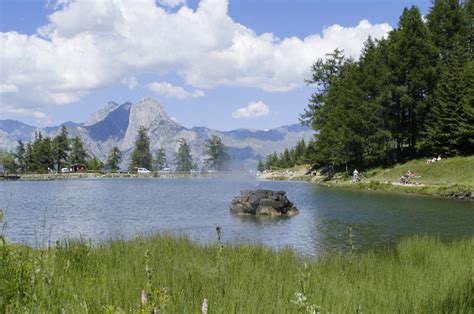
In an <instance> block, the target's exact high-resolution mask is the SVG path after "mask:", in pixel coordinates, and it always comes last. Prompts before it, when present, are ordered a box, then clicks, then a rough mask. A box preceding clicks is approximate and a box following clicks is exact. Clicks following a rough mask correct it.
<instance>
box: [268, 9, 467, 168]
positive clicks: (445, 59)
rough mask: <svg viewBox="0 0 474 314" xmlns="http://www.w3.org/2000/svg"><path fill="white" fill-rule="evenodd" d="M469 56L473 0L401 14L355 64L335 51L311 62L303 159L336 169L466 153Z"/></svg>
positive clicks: (302, 118) (411, 10)
mask: <svg viewBox="0 0 474 314" xmlns="http://www.w3.org/2000/svg"><path fill="white" fill-rule="evenodd" d="M473 56H474V0H466V1H464V2H463V3H460V2H459V1H457V0H436V1H434V3H433V6H432V7H431V9H430V11H429V13H428V14H427V16H426V17H422V15H421V14H420V11H419V10H418V8H417V7H411V8H406V9H405V10H404V11H403V14H402V15H401V17H400V21H399V25H398V27H397V28H396V29H394V30H392V31H391V32H390V33H389V34H388V36H387V37H386V38H383V39H380V40H373V39H371V38H369V39H368V40H367V42H366V43H365V46H364V48H363V51H362V53H361V56H360V58H359V60H358V61H354V60H352V59H350V58H346V57H345V56H344V54H343V51H340V50H335V51H334V52H333V53H331V54H329V55H327V58H326V59H325V60H322V59H321V60H318V61H317V62H316V63H315V64H314V65H313V66H312V77H311V79H309V80H308V84H313V85H315V86H316V92H315V93H314V94H313V95H312V97H311V99H310V103H309V106H308V109H307V110H306V111H305V113H304V114H303V115H302V116H301V120H302V122H303V123H306V124H309V125H311V126H312V127H313V128H314V130H316V131H317V134H316V138H315V141H314V145H313V146H314V147H313V149H312V150H311V154H310V155H311V156H310V160H311V161H312V162H313V163H314V164H316V165H319V166H329V167H333V168H342V169H343V168H344V167H345V168H347V167H348V166H350V167H352V166H357V167H360V166H362V167H369V166H378V165H387V164H393V163H396V162H403V161H405V160H408V159H412V158H417V157H423V156H435V155H436V156H437V155H442V156H455V155H467V154H472V153H473V152H474V136H473V135H474V58H473ZM285 154H286V153H283V155H284V156H283V159H284V164H285V166H287V164H292V163H293V162H289V161H288V160H287V159H288V158H287V157H285ZM273 157H274V156H273ZM279 160H280V162H281V160H282V158H281V157H280V158H279ZM269 162H270V163H272V161H271V160H269V159H268V158H267V163H269Z"/></svg>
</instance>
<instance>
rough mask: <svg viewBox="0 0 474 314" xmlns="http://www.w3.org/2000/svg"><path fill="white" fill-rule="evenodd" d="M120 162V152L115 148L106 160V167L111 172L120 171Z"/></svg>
mask: <svg viewBox="0 0 474 314" xmlns="http://www.w3.org/2000/svg"><path fill="white" fill-rule="evenodd" d="M121 162H122V152H121V151H120V149H119V148H118V147H117V146H115V147H113V148H112V150H111V151H110V154H109V157H108V158H107V166H108V167H109V168H110V169H111V170H113V171H117V170H120V163H121Z"/></svg>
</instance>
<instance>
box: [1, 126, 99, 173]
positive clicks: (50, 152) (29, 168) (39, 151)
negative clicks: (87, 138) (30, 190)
mask: <svg viewBox="0 0 474 314" xmlns="http://www.w3.org/2000/svg"><path fill="white" fill-rule="evenodd" d="M12 157H13V159H12V160H13V161H14V164H12V165H11V166H10V171H11V172H13V171H15V172H23V173H24V172H30V173H45V172H60V171H61V169H62V168H63V167H69V166H70V165H73V164H84V165H87V168H88V169H90V170H99V169H101V168H102V167H103V166H104V164H103V163H102V162H101V161H100V160H98V159H97V158H95V157H94V156H90V154H89V153H88V152H87V150H86V149H85V148H84V143H83V142H82V140H81V138H80V137H78V136H76V137H73V138H68V131H67V128H66V127H65V126H63V127H62V128H61V131H60V133H59V134H58V135H57V136H55V137H44V136H43V134H42V133H41V132H36V133H35V137H34V139H33V140H32V141H31V142H29V143H26V144H25V143H23V141H21V140H19V141H18V145H17V147H16V152H15V153H14V154H13V155H12Z"/></svg>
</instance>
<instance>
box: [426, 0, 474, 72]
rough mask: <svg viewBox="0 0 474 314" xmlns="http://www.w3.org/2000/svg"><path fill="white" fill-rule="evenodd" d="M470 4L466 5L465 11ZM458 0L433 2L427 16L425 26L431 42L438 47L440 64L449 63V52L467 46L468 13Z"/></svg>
mask: <svg viewBox="0 0 474 314" xmlns="http://www.w3.org/2000/svg"><path fill="white" fill-rule="evenodd" d="M470 6H472V4H469V3H466V9H467V10H466V11H468V10H469V8H470ZM466 11H464V10H463V7H462V6H461V4H460V3H459V1H458V0H435V1H434V3H433V6H432V7H431V9H430V11H429V13H428V15H427V21H428V22H427V24H428V28H429V30H430V32H431V35H432V38H433V42H434V44H435V45H436V47H438V50H439V53H440V57H441V62H442V64H444V65H447V64H448V63H449V59H450V51H452V50H454V49H458V48H459V47H458V46H459V44H460V43H462V44H463V45H466V47H467V46H468V38H469V35H470V34H469V33H470V29H469V28H470V27H471V28H472V27H473V26H472V25H469V19H468V17H467V16H466V15H467V14H466V13H468V12H466Z"/></svg>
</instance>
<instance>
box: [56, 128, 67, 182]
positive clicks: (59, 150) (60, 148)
mask: <svg viewBox="0 0 474 314" xmlns="http://www.w3.org/2000/svg"><path fill="white" fill-rule="evenodd" d="M69 150H70V147H69V140H68V131H67V128H66V126H64V125H63V126H62V127H61V132H60V133H59V135H57V136H56V137H55V138H54V139H53V155H54V161H55V164H56V167H57V171H58V173H60V172H61V168H62V167H63V166H64V165H65V163H66V162H67V160H68V157H69Z"/></svg>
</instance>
